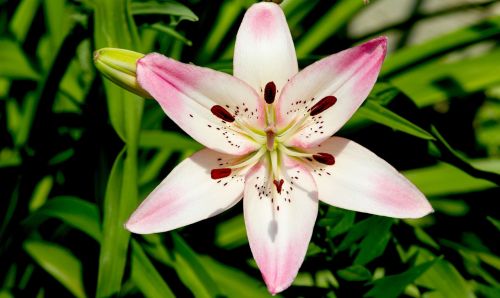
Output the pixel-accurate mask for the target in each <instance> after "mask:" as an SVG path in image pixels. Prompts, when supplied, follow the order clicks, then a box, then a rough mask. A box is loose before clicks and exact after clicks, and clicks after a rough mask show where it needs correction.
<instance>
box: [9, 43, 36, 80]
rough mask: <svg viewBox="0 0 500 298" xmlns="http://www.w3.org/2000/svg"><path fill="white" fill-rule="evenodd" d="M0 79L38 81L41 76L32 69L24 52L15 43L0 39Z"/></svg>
mask: <svg viewBox="0 0 500 298" xmlns="http://www.w3.org/2000/svg"><path fill="white" fill-rule="evenodd" d="M0 49H2V50H1V51H0V61H2V63H0V77H5V78H9V79H23V80H38V79H39V78H40V76H39V74H38V73H37V72H36V71H35V70H34V69H33V68H32V67H31V65H30V63H29V62H28V59H27V58H26V57H25V55H24V52H23V50H22V49H21V47H20V46H19V44H17V43H16V42H15V41H12V40H8V39H0Z"/></svg>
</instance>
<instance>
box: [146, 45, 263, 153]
mask: <svg viewBox="0 0 500 298" xmlns="http://www.w3.org/2000/svg"><path fill="white" fill-rule="evenodd" d="M137 79H138V82H139V84H140V85H141V87H142V88H144V90H146V91H148V92H149V94H151V95H152V96H153V97H154V98H155V99H156V100H157V101H158V103H159V104H160V105H161V107H162V108H163V110H164V111H165V113H166V114H167V115H168V116H169V117H170V118H171V119H172V120H173V121H174V122H175V123H177V125H179V126H180V127H181V128H182V129H183V130H184V131H185V132H187V133H188V134H189V135H191V136H192V137H193V138H194V139H195V140H197V141H198V142H200V143H202V144H203V145H205V146H207V147H208V148H211V149H213V150H216V151H219V152H223V153H228V154H235V155H243V154H245V153H248V152H251V151H254V150H255V149H256V148H258V144H256V143H255V142H253V141H252V140H251V139H249V138H247V137H245V136H243V135H241V134H239V133H235V132H234V131H233V129H232V128H233V127H234V125H235V122H232V123H229V122H227V121H223V120H222V119H220V118H218V117H216V116H215V115H214V114H213V113H212V112H211V109H212V108H213V107H214V106H216V105H220V106H221V107H223V108H224V109H225V110H227V111H228V112H229V113H230V114H231V115H232V116H234V117H235V118H236V119H237V120H239V121H243V122H245V123H246V124H248V125H250V126H253V127H255V128H260V129H262V128H263V127H264V122H265V119H264V110H263V104H262V103H261V100H260V99H259V95H258V94H257V93H256V92H255V91H254V90H253V89H252V88H251V87H250V86H248V85H247V84H246V83H244V82H243V81H241V80H239V79H237V78H235V77H233V76H230V75H228V74H224V73H221V72H217V71H214V70H211V69H208V68H203V67H198V66H194V65H189V64H184V63H180V62H177V61H175V60H173V59H170V58H167V57H165V56H162V55H160V54H155V53H153V54H149V55H146V56H145V57H144V58H142V59H140V60H139V62H138V63H137Z"/></svg>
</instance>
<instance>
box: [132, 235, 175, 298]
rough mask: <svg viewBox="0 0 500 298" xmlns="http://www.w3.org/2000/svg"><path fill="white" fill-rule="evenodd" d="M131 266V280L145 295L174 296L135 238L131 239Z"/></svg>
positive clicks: (160, 297) (161, 297)
mask: <svg viewBox="0 0 500 298" xmlns="http://www.w3.org/2000/svg"><path fill="white" fill-rule="evenodd" d="M131 266H132V269H131V271H132V272H131V276H132V280H133V281H134V283H135V284H136V285H137V287H138V288H139V289H140V290H141V292H142V293H143V294H144V296H145V297H149V298H154V297H158V298H163V297H175V295H174V293H172V290H170V288H169V287H168V285H167V284H166V283H165V281H164V280H163V278H162V277H161V275H160V273H158V271H156V269H155V267H154V265H153V264H152V263H151V261H150V260H149V258H148V257H147V255H146V254H145V253H144V251H143V250H142V247H141V245H140V244H139V243H138V242H137V241H135V240H132V264H131Z"/></svg>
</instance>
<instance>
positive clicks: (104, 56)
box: [94, 48, 152, 98]
mask: <svg viewBox="0 0 500 298" xmlns="http://www.w3.org/2000/svg"><path fill="white" fill-rule="evenodd" d="M142 57H144V54H141V53H137V52H133V51H129V50H124V49H117V48H102V49H99V50H97V51H95V52H94V63H95V66H96V68H97V69H98V70H99V71H100V72H101V73H102V74H103V75H104V76H105V77H106V78H108V79H109V80H111V81H112V82H113V83H115V84H117V85H119V86H120V87H123V88H125V89H127V90H128V91H130V92H133V93H135V94H137V95H139V96H142V97H145V98H151V97H152V96H151V95H150V94H149V93H148V92H147V91H146V90H144V89H142V88H141V86H139V84H138V83H137V77H136V68H137V61H138V60H139V59H141V58H142Z"/></svg>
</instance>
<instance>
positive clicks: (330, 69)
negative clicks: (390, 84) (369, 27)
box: [276, 37, 387, 148]
mask: <svg viewBox="0 0 500 298" xmlns="http://www.w3.org/2000/svg"><path fill="white" fill-rule="evenodd" d="M386 44H387V40H386V38H385V37H380V38H376V39H373V40H371V41H369V42H366V43H364V44H362V45H359V46H357V47H354V48H351V49H347V50H345V51H342V52H340V53H337V54H333V55H331V56H328V57H326V58H324V59H322V60H320V61H318V62H316V63H314V64H312V65H310V66H308V67H307V68H305V69H303V70H302V71H301V72H300V73H298V74H297V75H296V76H294V77H293V78H292V79H291V80H290V82H289V83H288V84H287V85H286V86H285V88H284V89H283V92H282V94H281V97H280V98H279V99H278V102H277V107H276V112H277V126H278V128H279V129H283V128H285V127H287V126H288V125H289V124H290V123H291V122H292V121H294V120H297V119H301V118H303V117H309V111H308V110H309V109H311V108H312V107H314V105H315V104H317V103H318V102H320V101H321V99H323V98H325V97H327V96H335V97H336V98H337V101H336V103H335V104H334V105H333V106H332V107H330V108H328V109H326V110H325V111H324V112H322V113H320V114H318V115H316V116H314V117H310V120H311V121H309V122H308V123H307V125H305V127H303V129H302V130H300V131H299V132H297V133H296V134H295V135H294V136H293V137H292V138H291V139H290V140H289V141H288V142H287V143H286V145H289V146H295V147H301V148H309V147H312V146H315V145H317V144H320V143H321V142H323V141H324V140H325V139H327V138H329V137H330V136H331V135H333V134H334V133H335V132H337V130H338V129H339V128H340V127H342V125H344V123H345V122H346V121H347V120H348V119H349V118H350V117H351V116H352V114H353V113H354V112H355V111H356V110H357V109H358V107H359V106H360V105H361V104H362V103H363V101H364V100H365V98H366V97H367V96H368V94H369V93H370V91H371V89H372V87H373V85H374V84H375V81H376V80H377V76H378V73H379V71H380V67H381V65H382V62H383V60H384V57H385V53H386Z"/></svg>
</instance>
